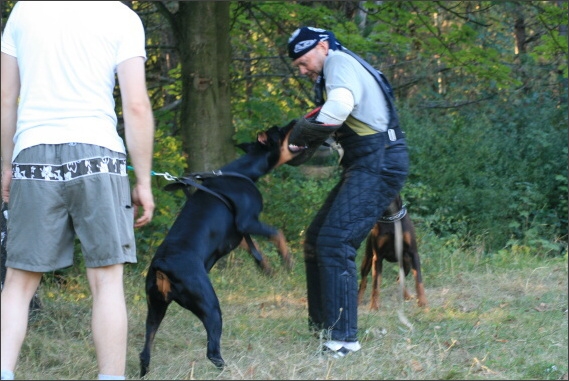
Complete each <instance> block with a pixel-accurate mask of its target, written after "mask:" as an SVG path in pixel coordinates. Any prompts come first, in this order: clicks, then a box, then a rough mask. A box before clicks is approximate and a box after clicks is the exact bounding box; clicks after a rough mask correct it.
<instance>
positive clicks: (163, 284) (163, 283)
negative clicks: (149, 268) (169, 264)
mask: <svg viewBox="0 0 569 381" xmlns="http://www.w3.org/2000/svg"><path fill="white" fill-rule="evenodd" d="M156 286H158V291H160V292H161V293H162V295H164V300H165V301H168V294H169V293H170V291H172V285H171V284H170V279H168V276H167V275H166V274H164V273H163V272H162V271H159V270H158V271H156Z"/></svg>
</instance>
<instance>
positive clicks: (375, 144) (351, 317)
mask: <svg viewBox="0 0 569 381" xmlns="http://www.w3.org/2000/svg"><path fill="white" fill-rule="evenodd" d="M336 139H337V141H338V142H339V143H340V144H341V146H342V148H343V150H344V157H343V158H342V162H341V165H342V168H343V172H342V176H341V179H340V181H339V182H338V184H337V185H336V186H335V187H334V188H333V189H332V191H331V192H330V193H329V195H328V196H327V198H326V200H325V202H324V204H323V205H322V207H321V208H320V210H319V211H318V212H317V214H316V216H315V218H314V219H313V221H312V222H311V224H310V226H309V228H308V230H307V232H306V239H305V243H304V261H305V269H306V282H307V297H308V321H309V327H310V328H312V329H327V330H329V331H330V334H331V337H330V338H331V339H332V340H342V341H356V340H358V337H357V333H358V310H357V303H358V277H357V269H356V251H357V249H358V248H359V247H360V245H361V243H362V242H363V240H364V239H365V238H366V237H367V235H368V233H369V231H370V230H371V228H372V227H373V225H374V224H375V222H376V221H377V220H378V218H380V217H381V215H382V214H383V211H384V210H385V209H386V208H387V207H388V205H389V203H390V202H391V200H392V199H393V198H394V197H395V195H396V194H397V193H398V192H399V191H400V190H401V188H402V187H403V184H404V182H405V180H406V178H407V173H408V169H409V157H408V153H407V145H406V141H405V138H400V139H398V140H396V141H390V140H389V138H388V134H387V133H378V134H374V135H368V136H358V135H357V134H355V133H354V132H353V131H352V130H351V129H349V128H348V127H347V126H346V125H344V126H342V127H341V128H340V129H339V130H338V131H337V133H336Z"/></svg>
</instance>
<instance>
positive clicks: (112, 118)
mask: <svg viewBox="0 0 569 381" xmlns="http://www.w3.org/2000/svg"><path fill="white" fill-rule="evenodd" d="M2 52H3V53H6V54H9V55H11V56H13V57H16V58H17V60H18V67H19V70H20V82H21V89H20V100H19V104H18V122H17V129H16V134H15V136H14V142H15V147H14V154H13V157H12V160H13V159H14V158H15V157H16V156H17V154H18V153H19V152H20V151H21V150H22V149H25V148H27V147H30V146H34V145H37V144H61V143H71V142H77V143H88V144H95V145H99V146H103V147H107V148H109V149H111V150H113V151H117V152H123V153H125V152H126V150H125V145H124V142H123V140H122V139H121V137H120V136H119V135H118V132H117V128H116V127H117V116H116V113H115V102H114V98H113V90H114V87H115V73H116V68H117V65H118V64H119V63H121V62H122V61H125V60H127V59H129V58H133V57H138V56H140V57H144V59H146V50H145V35H144V28H143V26H142V22H141V20H140V18H139V17H138V15H137V14H136V13H135V12H134V11H132V10H131V9H129V8H128V7H127V6H126V5H124V4H122V3H121V2H119V1H112V2H109V1H19V2H17V3H16V5H15V6H14V8H13V10H12V12H11V14H10V16H9V19H8V21H7V23H6V27H5V29H4V33H3V35H2Z"/></svg>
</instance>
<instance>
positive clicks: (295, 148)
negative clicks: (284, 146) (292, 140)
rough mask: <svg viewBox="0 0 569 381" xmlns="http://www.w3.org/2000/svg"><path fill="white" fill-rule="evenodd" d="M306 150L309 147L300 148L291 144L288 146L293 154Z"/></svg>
mask: <svg viewBox="0 0 569 381" xmlns="http://www.w3.org/2000/svg"><path fill="white" fill-rule="evenodd" d="M306 148H307V147H300V146H297V145H296V144H289V145H288V149H289V150H290V151H291V152H298V151H300V150H303V149H306Z"/></svg>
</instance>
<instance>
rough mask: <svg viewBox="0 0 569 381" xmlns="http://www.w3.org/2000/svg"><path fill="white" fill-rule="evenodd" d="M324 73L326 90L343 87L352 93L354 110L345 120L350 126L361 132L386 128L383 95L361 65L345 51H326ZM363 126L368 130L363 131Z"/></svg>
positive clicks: (386, 111) (385, 108) (387, 113)
mask: <svg viewBox="0 0 569 381" xmlns="http://www.w3.org/2000/svg"><path fill="white" fill-rule="evenodd" d="M323 74H324V79H325V81H326V82H325V83H326V92H327V93H330V91H332V90H333V89H335V88H346V89H348V90H350V91H351V92H352V95H353V97H354V109H353V110H352V112H351V114H350V117H348V119H347V120H346V123H347V124H348V125H349V126H350V127H351V128H353V129H354V130H356V132H358V134H360V135H362V134H369V133H373V131H380V132H382V131H387V126H388V124H389V111H388V108H387V103H386V101H385V96H384V95H383V92H382V91H381V88H380V87H379V85H378V83H377V81H376V80H375V78H374V77H373V76H372V75H371V74H370V73H369V72H368V71H367V70H366V69H365V68H364V67H363V66H362V64H360V63H359V62H358V61H357V60H356V59H355V58H353V57H352V56H350V55H349V54H347V53H343V52H341V51H337V50H329V51H328V56H327V57H326V61H325V63H324V73H323ZM354 119H355V120H354ZM365 126H367V127H369V128H371V130H369V132H366V131H365V128H366V127H365Z"/></svg>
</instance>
